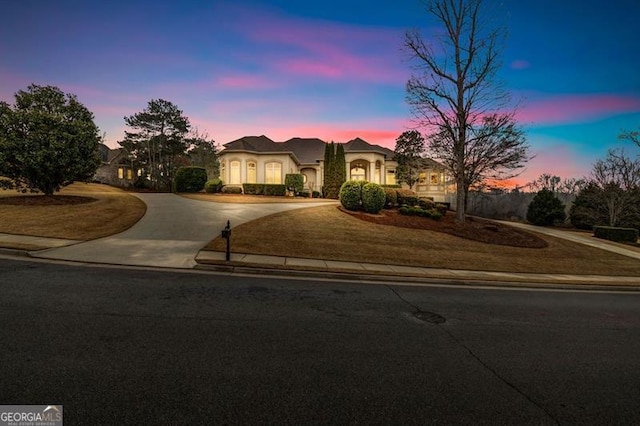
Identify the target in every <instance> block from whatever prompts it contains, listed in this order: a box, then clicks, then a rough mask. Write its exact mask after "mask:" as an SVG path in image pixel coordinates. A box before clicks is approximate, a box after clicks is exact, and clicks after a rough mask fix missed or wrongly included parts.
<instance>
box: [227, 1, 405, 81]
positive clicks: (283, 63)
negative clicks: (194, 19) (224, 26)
mask: <svg viewBox="0 0 640 426" xmlns="http://www.w3.org/2000/svg"><path fill="white" fill-rule="evenodd" d="M239 14H241V15H246V16H244V17H243V19H239V20H238V22H242V28H238V29H237V30H238V31H240V30H241V31H242V33H243V34H244V35H245V36H246V37H248V38H249V39H250V40H251V41H252V42H254V43H259V44H262V45H264V46H265V52H267V53H265V55H267V56H269V55H272V56H273V55H277V59H274V58H273V57H271V60H268V61H262V59H264V58H258V59H261V61H260V64H261V65H263V64H265V63H266V64H267V66H273V67H275V68H276V69H277V70H278V71H280V72H282V73H289V74H293V75H297V76H303V77H305V76H308V77H320V78H327V79H352V80H359V81H362V80H364V81H368V82H377V83H396V84H398V83H399V84H402V83H404V81H405V80H406V78H407V76H408V72H407V69H406V67H404V66H403V65H402V64H401V63H400V53H399V46H401V44H402V43H401V40H402V38H401V37H402V32H401V31H398V30H395V29H384V28H382V29H381V28H368V27H361V26H355V25H346V24H338V23H332V22H326V21H320V20H309V19H302V18H294V17H288V16H282V15H277V14H274V13H271V12H270V11H262V12H261V13H260V14H259V19H258V18H257V17H256V13H255V11H253V12H252V13H251V14H247V13H246V12H244V13H243V12H242V11H241V12H239ZM393 56H398V61H394V62H393V63H390V62H389V61H388V60H387V61H382V60H381V59H380V58H392V57H393ZM246 59H247V60H254V61H255V60H256V58H246Z"/></svg>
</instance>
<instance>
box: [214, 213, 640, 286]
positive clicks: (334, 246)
mask: <svg viewBox="0 0 640 426" xmlns="http://www.w3.org/2000/svg"><path fill="white" fill-rule="evenodd" d="M425 220H428V219H425ZM540 237H541V238H543V239H544V240H545V241H547V243H548V247H546V248H517V247H507V246H500V245H493V244H486V243H481V242H476V241H471V240H467V239H464V238H460V237H455V236H452V235H448V234H444V233H441V232H434V231H427V230H416V229H406V228H399V227H395V226H388V225H377V224H372V223H368V222H365V221H362V220H360V219H357V218H356V217H353V216H351V215H349V214H346V213H343V212H341V211H340V210H339V208H338V207H336V206H322V207H315V208H309V209H301V210H293V211H288V212H284V213H279V214H275V215H272V216H268V217H265V218H262V219H258V220H256V221H252V222H249V223H245V224H243V225H239V226H237V227H236V228H234V229H233V231H232V250H233V251H234V252H236V253H251V254H267V255H273V254H277V255H280V256H290V257H306V258H315V259H324V260H345V261H354V262H371V263H385V264H395V265H408V266H422V267H433V268H445V269H466V270H483V271H502V272H526V273H556V274H594V275H621V276H639V275H640V262H638V261H637V260H635V259H632V258H627V257H624V256H620V255H616V254H614V253H610V252H606V251H603V250H599V249H596V248H592V247H588V246H584V245H581V244H576V243H572V242H570V241H565V240H561V239H557V238H553V237H547V236H543V235H540ZM224 244H225V241H224V240H222V239H220V238H217V239H215V240H213V241H212V242H211V243H209V245H208V246H207V248H208V249H212V250H224Z"/></svg>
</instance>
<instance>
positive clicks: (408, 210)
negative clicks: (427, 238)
mask: <svg viewBox="0 0 640 426" xmlns="http://www.w3.org/2000/svg"><path fill="white" fill-rule="evenodd" d="M398 211H399V212H400V214H403V215H405V216H420V217H426V218H429V219H433V220H440V219H442V214H441V213H440V212H439V211H438V210H436V209H428V210H425V209H423V208H420V207H417V206H416V207H409V206H403V207H400V209H399V210H398Z"/></svg>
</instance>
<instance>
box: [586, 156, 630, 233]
mask: <svg viewBox="0 0 640 426" xmlns="http://www.w3.org/2000/svg"><path fill="white" fill-rule="evenodd" d="M591 179H592V181H593V182H594V183H595V184H596V185H597V186H598V187H599V188H600V190H601V192H600V198H601V199H600V202H601V204H602V206H603V207H604V209H605V212H606V215H607V216H608V218H609V226H616V225H618V223H620V220H621V218H622V217H623V215H625V214H626V213H628V212H632V211H635V210H636V209H637V208H638V205H640V160H632V159H631V158H629V157H628V156H627V155H626V154H625V152H624V150H622V149H617V150H613V149H612V150H609V152H608V153H607V156H606V158H604V159H600V160H598V161H596V162H595V163H594V165H593V170H592V172H591Z"/></svg>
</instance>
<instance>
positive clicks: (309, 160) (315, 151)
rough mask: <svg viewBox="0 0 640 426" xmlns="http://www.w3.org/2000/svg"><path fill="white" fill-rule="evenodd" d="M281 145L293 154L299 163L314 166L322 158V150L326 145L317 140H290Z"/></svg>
mask: <svg viewBox="0 0 640 426" xmlns="http://www.w3.org/2000/svg"><path fill="white" fill-rule="evenodd" d="M282 145H284V146H285V147H286V148H287V149H288V150H289V151H291V152H293V153H294V154H295V155H296V157H298V159H299V160H300V163H302V164H315V163H316V162H318V161H320V160H322V159H323V158H324V148H325V146H326V145H327V144H326V143H325V142H324V141H323V140H320V139H318V138H291V139H289V140H288V141H286V142H283V143H282Z"/></svg>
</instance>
